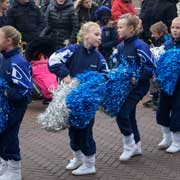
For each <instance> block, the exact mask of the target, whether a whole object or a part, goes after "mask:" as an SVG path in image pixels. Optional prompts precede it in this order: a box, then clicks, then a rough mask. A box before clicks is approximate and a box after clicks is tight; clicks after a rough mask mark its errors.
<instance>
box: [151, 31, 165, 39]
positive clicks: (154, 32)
mask: <svg viewBox="0 0 180 180" xmlns="http://www.w3.org/2000/svg"><path fill="white" fill-rule="evenodd" d="M151 33H152V34H151V37H152V38H154V39H155V40H158V39H159V38H160V37H161V36H162V35H163V33H159V32H156V31H151Z"/></svg>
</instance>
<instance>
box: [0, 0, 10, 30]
mask: <svg viewBox="0 0 180 180" xmlns="http://www.w3.org/2000/svg"><path fill="white" fill-rule="evenodd" d="M8 8H9V0H0V27H2V26H5V25H8V20H7V15H6V12H7V10H8Z"/></svg>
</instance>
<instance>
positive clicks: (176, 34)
mask: <svg viewBox="0 0 180 180" xmlns="http://www.w3.org/2000/svg"><path fill="white" fill-rule="evenodd" d="M171 34H172V37H173V38H174V39H175V40H180V21H179V19H176V20H173V21H172V25H171Z"/></svg>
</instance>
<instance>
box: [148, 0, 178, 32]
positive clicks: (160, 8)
mask: <svg viewBox="0 0 180 180" xmlns="http://www.w3.org/2000/svg"><path fill="white" fill-rule="evenodd" d="M177 2H178V1H177V0H157V1H156V2H155V5H154V7H153V9H152V13H151V24H154V23H156V22H158V21H162V22H163V23H164V24H165V25H166V26H167V27H168V29H169V30H170V27H171V22H172V20H173V19H174V18H175V17H177V7H176V4H177Z"/></svg>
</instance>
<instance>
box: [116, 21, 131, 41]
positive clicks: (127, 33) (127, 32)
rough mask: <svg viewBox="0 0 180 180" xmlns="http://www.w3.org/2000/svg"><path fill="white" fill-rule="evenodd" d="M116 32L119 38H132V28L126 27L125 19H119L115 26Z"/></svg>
mask: <svg viewBox="0 0 180 180" xmlns="http://www.w3.org/2000/svg"><path fill="white" fill-rule="evenodd" d="M117 32H118V35H119V37H120V38H122V39H127V38H129V37H131V36H132V32H133V28H132V26H128V25H127V21H126V20H125V19H120V20H119V21H118V25H117Z"/></svg>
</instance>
